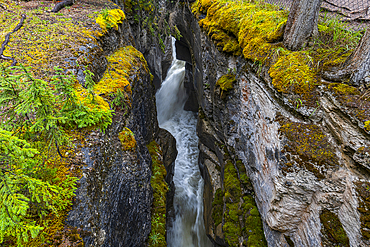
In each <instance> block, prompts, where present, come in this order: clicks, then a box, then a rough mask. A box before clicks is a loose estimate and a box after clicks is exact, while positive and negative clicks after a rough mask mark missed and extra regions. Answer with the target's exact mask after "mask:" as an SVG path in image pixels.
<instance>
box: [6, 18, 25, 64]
mask: <svg viewBox="0 0 370 247" xmlns="http://www.w3.org/2000/svg"><path fill="white" fill-rule="evenodd" d="M26 17H27V16H26V15H24V14H23V15H22V19H21V20H20V22H19V23H18V25H17V26H16V27H15V28H14V30H13V31H11V32H10V33H8V34H7V35H6V36H5V40H4V42H3V43H2V45H1V49H0V58H1V59H5V60H12V61H13V62H12V64H11V66H15V65H16V64H17V60H15V58H12V57H8V56H5V55H4V54H3V53H4V51H5V46H7V45H8V43H9V39H10V35H11V34H13V33H15V32H17V31H18V30H19V29H21V27H22V26H23V23H24V20H25V19H26Z"/></svg>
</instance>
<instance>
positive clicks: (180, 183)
mask: <svg viewBox="0 0 370 247" xmlns="http://www.w3.org/2000/svg"><path fill="white" fill-rule="evenodd" d="M175 41H176V40H175V39H174V38H172V54H173V60H172V64H171V67H170V69H169V71H168V74H167V77H166V79H165V80H164V81H163V83H162V86H161V88H160V89H159V90H158V92H157V94H156V100H157V102H156V103H157V112H158V123H159V127H161V128H163V129H166V130H167V131H169V132H170V133H171V134H172V135H173V136H174V137H175V139H176V148H177V151H178V154H177V158H176V161H175V174H174V177H173V180H174V183H175V187H176V190H175V196H174V208H175V214H176V216H175V219H174V221H173V225H172V228H171V229H167V246H169V247H181V246H183V247H192V246H193V247H207V246H211V242H210V240H209V239H208V237H207V236H206V233H205V228H204V221H203V185H204V182H203V179H202V177H201V175H200V171H199V166H198V156H199V149H198V136H197V134H196V124H197V113H194V112H190V111H185V110H184V105H185V102H186V100H187V95H186V91H185V88H184V77H185V61H180V60H177V59H176V49H175Z"/></svg>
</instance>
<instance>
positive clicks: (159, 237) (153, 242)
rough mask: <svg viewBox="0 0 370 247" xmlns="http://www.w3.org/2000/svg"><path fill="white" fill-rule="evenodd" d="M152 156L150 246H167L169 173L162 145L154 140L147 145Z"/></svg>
mask: <svg viewBox="0 0 370 247" xmlns="http://www.w3.org/2000/svg"><path fill="white" fill-rule="evenodd" d="M147 148H148V150H149V153H150V156H151V158H152V174H153V175H152V177H151V180H150V184H151V186H152V188H153V205H152V217H151V222H152V228H151V232H150V235H149V246H153V247H154V246H155V247H160V246H166V245H167V244H166V194H167V192H168V185H167V183H166V181H165V177H166V175H167V172H166V169H165V167H164V165H163V161H162V155H163V154H162V150H161V147H160V146H159V145H158V144H157V143H156V142H155V141H152V142H151V143H149V144H148V145H147Z"/></svg>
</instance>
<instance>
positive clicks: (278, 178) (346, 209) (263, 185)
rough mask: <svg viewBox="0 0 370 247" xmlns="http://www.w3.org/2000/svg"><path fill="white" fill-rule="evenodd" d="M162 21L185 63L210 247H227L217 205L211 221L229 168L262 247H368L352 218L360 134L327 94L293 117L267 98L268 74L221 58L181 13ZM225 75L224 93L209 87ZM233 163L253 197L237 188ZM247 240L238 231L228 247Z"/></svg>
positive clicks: (278, 98) (364, 144)
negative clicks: (183, 49)
mask: <svg viewBox="0 0 370 247" xmlns="http://www.w3.org/2000/svg"><path fill="white" fill-rule="evenodd" d="M170 21H171V22H173V23H175V24H176V26H177V27H178V28H179V30H180V31H181V33H182V35H183V37H182V44H186V45H187V47H188V49H189V52H190V54H191V57H192V58H193V62H192V68H191V69H192V71H191V72H192V75H193V83H194V88H195V90H196V95H197V100H198V103H199V121H198V135H199V138H200V143H199V146H200V168H201V171H202V176H203V178H204V179H205V189H204V207H205V210H204V219H205V225H206V231H207V234H208V236H209V237H210V238H211V240H212V241H213V243H214V244H215V246H227V242H228V243H229V244H230V241H232V240H230V239H228V238H227V236H226V235H227V234H226V235H225V231H227V228H226V227H225V225H226V222H227V220H228V219H227V217H226V218H225V214H226V215H227V213H225V212H228V211H227V207H228V205H229V204H228V201H227V200H228V199H227V196H226V195H225V196H224V199H223V201H222V200H221V211H218V212H221V215H224V216H223V218H222V221H219V219H216V218H215V217H216V216H215V214H214V212H215V210H216V208H217V205H218V204H217V203H216V201H217V199H216V197H217V190H218V189H222V190H224V191H227V186H228V185H227V184H226V183H225V181H226V179H227V176H228V174H227V173H226V172H225V165H226V163H227V162H228V161H229V160H231V161H232V162H233V164H234V166H235V167H236V168H237V173H238V178H239V180H240V182H241V199H240V204H242V203H243V202H244V200H242V198H243V197H244V196H247V195H253V197H254V198H255V202H256V205H257V207H258V210H259V213H260V216H261V219H262V222H263V230H264V234H265V238H266V241H267V244H268V246H274V247H275V246H293V245H292V244H294V246H336V245H340V246H368V245H369V240H368V235H366V232H367V228H366V220H364V215H366V212H365V211H366V210H367V209H366V210H362V209H361V208H366V205H368V204H367V203H368V202H367V201H366V199H364V198H365V197H366V196H365V195H361V193H360V192H361V191H364V189H361V188H367V187H366V186H367V185H368V179H369V170H368V169H369V151H368V150H369V149H368V147H369V145H370V137H369V133H367V132H366V131H363V129H362V128H361V126H359V125H358V122H357V121H356V120H354V119H353V118H352V117H351V116H350V115H349V114H347V111H346V108H345V107H344V106H342V105H341V104H340V103H339V102H338V101H337V100H336V98H335V97H334V96H333V95H332V94H330V93H325V92H322V93H321V96H320V98H319V101H318V104H319V105H320V107H319V109H317V110H316V111H314V112H313V109H311V110H309V109H306V110H304V109H298V111H297V109H296V108H295V107H294V106H293V105H292V104H291V103H289V101H290V100H289V98H287V96H286V95H283V94H281V93H278V92H277V91H276V90H275V89H274V88H273V86H272V84H271V78H270V77H269V74H268V68H265V67H263V66H261V67H259V68H257V67H256V66H255V64H253V63H252V62H250V61H246V60H245V59H243V58H241V57H235V56H228V55H226V54H225V53H222V52H220V51H219V50H218V49H217V47H216V46H215V44H214V43H213V42H212V41H211V40H210V38H209V37H208V36H207V33H206V32H203V31H202V30H201V29H200V27H199V25H198V22H197V20H196V19H195V17H193V16H192V14H191V10H190V9H189V8H187V7H186V6H185V7H183V8H177V9H174V10H173V12H171V14H170ZM230 73H233V74H234V75H235V78H236V82H234V84H233V85H232V89H230V90H228V91H223V90H222V89H221V88H220V86H219V85H218V83H217V81H218V80H219V79H220V77H221V76H223V75H226V74H230ZM312 112H313V113H312ZM238 162H239V163H238ZM240 162H241V163H242V164H243V167H244V169H245V170H246V174H247V175H248V177H249V179H250V182H251V184H252V185H253V189H252V188H250V190H249V189H248V186H247V185H245V186H244V185H243V182H242V175H243V171H242V170H243V167H241V166H238V165H237V164H240ZM359 186H360V187H359ZM361 186H362V187H361ZM369 188H370V187H369ZM363 193H365V192H363ZM239 209H240V206H239ZM217 210H219V209H217ZM225 210H226V211H225ZM251 212H252V211H251ZM328 212H329V213H328ZM364 212H365V213H364ZM238 217H239V221H240V222H241V223H240V224H247V223H246V222H247V220H246V221H244V219H243V217H244V216H243V215H239V216H238ZM216 222H218V223H219V222H221V223H220V224H218V223H217V224H215V223H216ZM243 222H244V223H243ZM328 222H329V223H328ZM333 222H334V223H333ZM330 224H331V225H330ZM230 234H231V235H232V233H228V235H229V236H231V235H230ZM250 236H251V235H250V234H248V233H246V234H244V233H243V231H242V233H241V234H240V235H239V239H238V240H237V241H238V242H239V243H240V244H242V243H243V241H248V239H249V238H250ZM243 246H244V245H243Z"/></svg>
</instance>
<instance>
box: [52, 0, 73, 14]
mask: <svg viewBox="0 0 370 247" xmlns="http://www.w3.org/2000/svg"><path fill="white" fill-rule="evenodd" d="M73 4H74V0H64V1H62V2H60V3H57V4H56V5H55V6H54V8H53V10H52V11H51V12H54V13H58V12H59V11H60V10H62V9H63V8H65V7H67V6H72V5H73Z"/></svg>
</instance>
